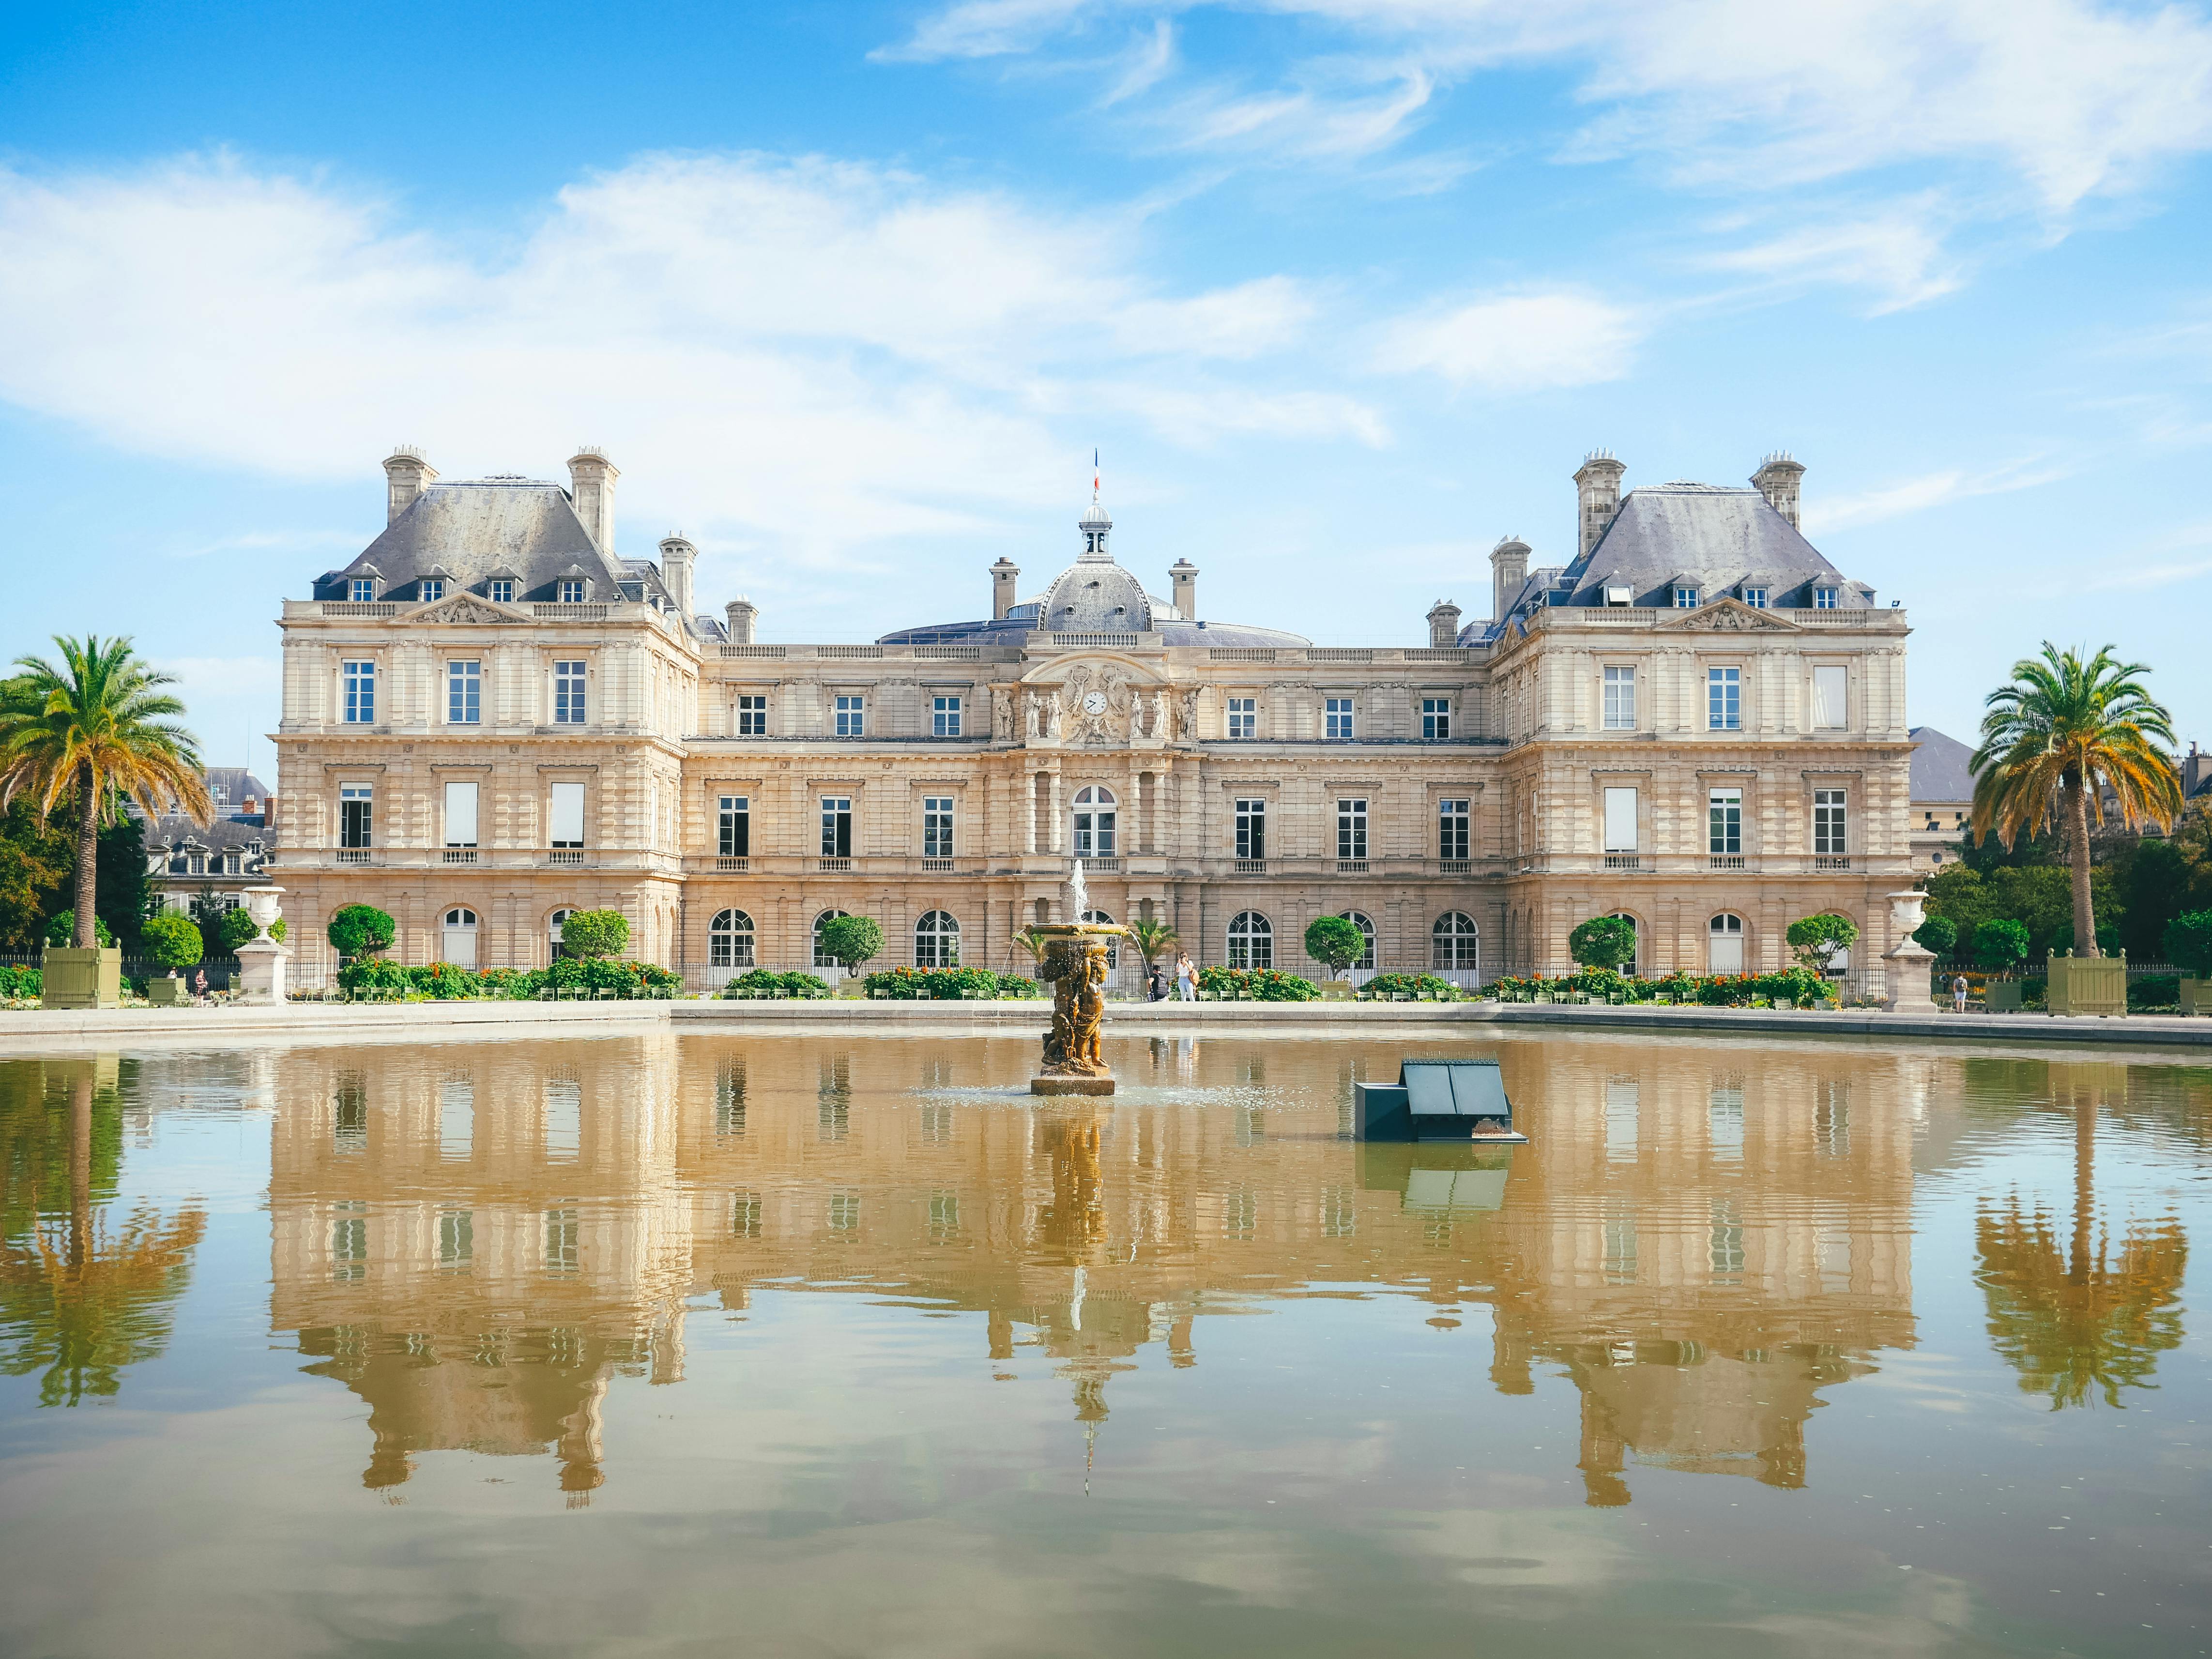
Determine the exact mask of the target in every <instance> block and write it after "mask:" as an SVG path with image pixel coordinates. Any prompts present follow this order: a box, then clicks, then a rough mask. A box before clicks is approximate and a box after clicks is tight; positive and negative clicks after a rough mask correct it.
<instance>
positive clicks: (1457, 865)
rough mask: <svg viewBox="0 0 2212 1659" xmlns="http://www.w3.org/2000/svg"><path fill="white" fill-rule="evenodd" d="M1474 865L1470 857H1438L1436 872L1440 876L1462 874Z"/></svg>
mask: <svg viewBox="0 0 2212 1659" xmlns="http://www.w3.org/2000/svg"><path fill="white" fill-rule="evenodd" d="M1473 868H1474V860H1472V859H1438V860H1437V874H1438V875H1440V876H1463V875H1466V874H1467V873H1468V872H1469V871H1471V870H1472V869H1473Z"/></svg>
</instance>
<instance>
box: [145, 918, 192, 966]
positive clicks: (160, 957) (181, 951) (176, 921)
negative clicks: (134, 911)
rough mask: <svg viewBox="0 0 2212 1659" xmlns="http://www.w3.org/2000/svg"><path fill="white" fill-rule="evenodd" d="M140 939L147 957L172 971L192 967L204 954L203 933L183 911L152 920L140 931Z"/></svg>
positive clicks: (147, 921) (146, 922) (148, 920)
mask: <svg viewBox="0 0 2212 1659" xmlns="http://www.w3.org/2000/svg"><path fill="white" fill-rule="evenodd" d="M138 939H139V943H140V944H141V945H143V948H144V950H145V952H146V954H147V955H148V956H149V957H153V958H154V960H155V962H157V963H160V964H161V966H162V967H164V968H167V969H169V970H170V971H171V972H174V971H175V970H176V969H179V968H189V967H191V965H192V964H193V963H196V962H197V961H198V960H199V959H200V957H201V956H202V955H203V954H204V946H203V945H202V942H201V939H200V930H199V929H198V928H197V927H194V926H193V925H192V919H191V917H190V916H188V915H185V914H184V912H183V911H181V910H164V911H162V912H161V914H160V915H155V916H150V917H149V918H148V919H147V920H146V921H145V922H144V923H143V924H142V925H141V926H140V927H139V929H138Z"/></svg>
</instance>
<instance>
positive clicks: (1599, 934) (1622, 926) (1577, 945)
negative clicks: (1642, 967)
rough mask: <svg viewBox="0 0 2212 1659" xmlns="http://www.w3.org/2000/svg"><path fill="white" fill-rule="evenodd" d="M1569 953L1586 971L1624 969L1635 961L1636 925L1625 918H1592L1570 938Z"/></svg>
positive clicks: (1568, 939) (1568, 941)
mask: <svg viewBox="0 0 2212 1659" xmlns="http://www.w3.org/2000/svg"><path fill="white" fill-rule="evenodd" d="M1567 954H1568V955H1569V956H1571V957H1573V958H1574V959H1575V960H1576V961H1577V962H1578V963H1581V964H1582V965H1583V967H1585V968H1612V969H1620V968H1625V967H1626V966H1627V965H1628V964H1629V963H1632V962H1633V961H1635V960H1636V924H1635V923H1634V922H1632V921H1629V920H1628V919H1627V918H1626V916H1592V917H1591V918H1590V919H1589V921H1586V922H1584V923H1583V924H1582V925H1581V926H1580V927H1577V928H1576V929H1575V931H1574V932H1573V933H1569V934H1568V935H1567Z"/></svg>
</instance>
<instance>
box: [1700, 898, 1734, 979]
mask: <svg viewBox="0 0 2212 1659" xmlns="http://www.w3.org/2000/svg"><path fill="white" fill-rule="evenodd" d="M1705 971H1706V972H1707V973H1709V974H1740V973H1741V972H1742V971H1743V918H1742V917H1741V916H1739V915H1735V913H1734V912H1733V911H1729V910H1723V911H1722V912H1721V913H1720V914H1719V915H1717V916H1715V917H1714V918H1713V919H1712V922H1711V926H1710V927H1709V928H1708V929H1707V932H1706V935H1705Z"/></svg>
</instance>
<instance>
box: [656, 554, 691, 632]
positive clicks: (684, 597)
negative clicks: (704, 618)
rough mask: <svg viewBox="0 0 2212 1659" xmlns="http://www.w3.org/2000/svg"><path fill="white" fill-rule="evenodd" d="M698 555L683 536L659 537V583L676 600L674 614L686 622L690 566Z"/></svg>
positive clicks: (689, 607)
mask: <svg viewBox="0 0 2212 1659" xmlns="http://www.w3.org/2000/svg"><path fill="white" fill-rule="evenodd" d="M698 556H699V550H698V549H697V548H696V547H694V546H692V545H691V544H690V543H689V542H687V541H685V540H684V538H683V537H681V536H677V535H671V536H664V537H662V538H661V540H660V584H661V586H664V587H665V588H666V589H667V590H668V597H669V598H670V599H673V600H674V601H675V602H676V614H677V615H678V616H679V617H682V618H683V619H684V621H685V622H687V623H688V622H690V620H691V568H692V565H693V563H694V562H695V561H696V560H697V558H698Z"/></svg>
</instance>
